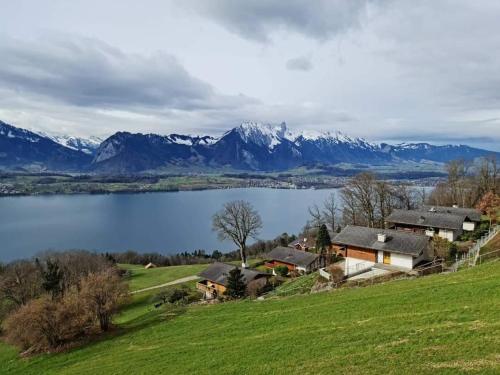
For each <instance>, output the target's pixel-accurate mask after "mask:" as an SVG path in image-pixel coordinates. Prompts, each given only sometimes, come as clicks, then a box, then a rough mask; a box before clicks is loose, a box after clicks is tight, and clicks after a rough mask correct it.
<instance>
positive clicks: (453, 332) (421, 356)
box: [0, 262, 500, 374]
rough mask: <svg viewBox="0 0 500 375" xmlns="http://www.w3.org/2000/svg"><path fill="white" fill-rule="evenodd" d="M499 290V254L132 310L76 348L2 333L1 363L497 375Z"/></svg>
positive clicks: (21, 367)
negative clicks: (381, 277) (281, 291)
mask: <svg viewBox="0 0 500 375" xmlns="http://www.w3.org/2000/svg"><path fill="white" fill-rule="evenodd" d="M499 290H500V262H493V263H487V264H483V265H481V266H478V267H475V268H471V269H467V270H464V271H461V272H457V273H454V274H440V275H433V276H428V277H425V278H420V279H414V280H399V281H391V282H388V283H385V284H381V285H375V286H371V287H366V288H354V289H343V290H338V291H333V292H326V293H316V294H312V295H296V296H291V297H284V298H273V299H270V300H265V301H242V302H230V303H225V304H219V305H209V306H202V305H200V306H195V307H189V308H184V309H172V308H170V309H165V310H162V309H154V310H151V309H149V310H148V311H142V312H137V311H136V313H132V311H133V309H132V310H131V309H128V310H127V311H126V312H125V313H124V315H122V317H121V319H119V320H120V323H121V325H120V326H121V330H120V331H119V332H118V333H117V334H115V335H114V336H111V337H108V338H106V339H103V340H101V341H100V342H95V343H93V344H91V345H88V346H86V347H83V348H80V349H75V350H73V351H71V352H69V353H62V354H53V355H42V356H38V357H34V358H31V359H28V360H21V359H18V358H17V356H16V351H15V350H14V349H12V348H11V347H8V346H6V345H4V344H1V345H0V361H1V363H2V370H1V371H2V373H6V374H9V373H12V374H42V373H43V374H123V373H128V374H192V373H196V374H214V373H217V374H233V373H240V374H259V373H272V374H285V373H286V374H321V373H323V374H332V373H350V374H434V373H445V374H456V373H482V374H498V373H499V372H500V314H499V313H498V312H499V311H500V293H499ZM134 302H135V303H138V304H139V305H141V304H143V302H141V301H140V300H138V299H137V300H135V301H134ZM146 305H147V304H144V306H146Z"/></svg>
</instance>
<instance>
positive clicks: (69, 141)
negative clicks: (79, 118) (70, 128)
mask: <svg viewBox="0 0 500 375" xmlns="http://www.w3.org/2000/svg"><path fill="white" fill-rule="evenodd" d="M36 133H37V134H39V135H40V136H42V137H45V138H49V139H50V140H52V141H54V142H56V143H59V144H60V145H62V146H65V147H68V148H70V149H72V150H76V151H82V152H84V153H86V154H87V155H93V154H95V152H96V150H97V149H98V148H99V145H100V144H101V143H102V139H101V138H98V137H94V136H91V137H89V138H79V137H74V136H70V135H64V134H48V133H44V132H36Z"/></svg>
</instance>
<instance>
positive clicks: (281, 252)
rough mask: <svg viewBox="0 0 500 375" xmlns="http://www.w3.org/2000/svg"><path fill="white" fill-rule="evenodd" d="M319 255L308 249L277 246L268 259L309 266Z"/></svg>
mask: <svg viewBox="0 0 500 375" xmlns="http://www.w3.org/2000/svg"><path fill="white" fill-rule="evenodd" d="M318 257H319V255H318V254H314V253H309V252H307V251H302V250H295V249H292V248H291V247H281V246H278V247H275V248H274V249H273V250H271V252H270V253H269V254H268V255H267V258H268V259H272V260H278V261H281V262H285V263H289V264H294V265H296V266H299V267H307V266H309V265H310V264H311V263H312V262H314V261H315V260H316V259H318Z"/></svg>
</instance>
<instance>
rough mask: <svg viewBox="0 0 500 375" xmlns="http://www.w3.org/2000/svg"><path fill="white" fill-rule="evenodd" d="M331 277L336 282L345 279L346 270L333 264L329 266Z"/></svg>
mask: <svg viewBox="0 0 500 375" xmlns="http://www.w3.org/2000/svg"><path fill="white" fill-rule="evenodd" d="M327 271H328V273H329V274H330V278H331V280H332V281H333V282H334V283H338V282H340V281H342V280H344V270H343V269H342V267H340V266H337V265H334V264H332V265H331V266H329V267H328V268H327Z"/></svg>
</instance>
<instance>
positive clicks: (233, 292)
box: [224, 267, 246, 298]
mask: <svg viewBox="0 0 500 375" xmlns="http://www.w3.org/2000/svg"><path fill="white" fill-rule="evenodd" d="M245 293H246V285H245V282H244V281H243V274H242V273H241V270H240V269H239V268H238V267H236V268H234V269H232V270H231V271H229V275H228V277H227V289H226V292H225V293H224V294H225V295H227V296H229V297H231V298H242V297H244V296H245Z"/></svg>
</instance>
